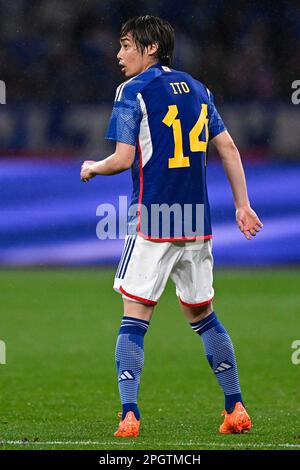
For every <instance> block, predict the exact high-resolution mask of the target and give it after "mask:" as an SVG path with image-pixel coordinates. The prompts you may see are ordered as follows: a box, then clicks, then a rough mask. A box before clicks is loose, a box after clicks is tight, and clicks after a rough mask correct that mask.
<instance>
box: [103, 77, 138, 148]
mask: <svg viewBox="0 0 300 470" xmlns="http://www.w3.org/2000/svg"><path fill="white" fill-rule="evenodd" d="M141 119H142V111H141V108H140V104H139V100H138V97H137V94H136V93H134V92H133V91H131V90H130V89H127V87H126V86H125V87H124V88H123V89H122V85H121V89H120V87H119V88H118V89H117V92H116V98H115V102H114V106H113V110H112V114H111V118H110V123H109V126H108V129H107V132H106V136H105V137H106V139H111V140H115V141H116V142H124V143H125V144H130V145H136V143H137V139H138V135H139V130H140V123H141Z"/></svg>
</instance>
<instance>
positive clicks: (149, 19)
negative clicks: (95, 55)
mask: <svg viewBox="0 0 300 470" xmlns="http://www.w3.org/2000/svg"><path fill="white" fill-rule="evenodd" d="M129 33H130V34H131V36H132V39H133V40H134V42H135V44H136V45H137V47H138V49H139V50H140V52H141V53H143V52H144V50H145V48H146V47H148V46H151V45H152V44H155V43H157V44H158V51H157V53H156V57H157V59H158V61H159V62H161V63H162V64H163V65H166V66H168V67H169V66H170V65H171V64H172V60H173V50H174V29H173V28H172V26H171V25H170V23H168V21H165V20H163V19H161V18H159V17H157V16H151V15H145V16H135V17H134V18H130V19H129V20H127V21H126V23H124V24H123V25H122V27H121V33H120V37H121V39H122V38H123V37H124V36H126V34H129Z"/></svg>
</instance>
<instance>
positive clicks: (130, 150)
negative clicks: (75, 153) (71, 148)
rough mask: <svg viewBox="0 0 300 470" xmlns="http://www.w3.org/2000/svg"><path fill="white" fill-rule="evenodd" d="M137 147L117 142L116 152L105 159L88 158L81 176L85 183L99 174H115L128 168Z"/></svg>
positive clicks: (83, 165) (82, 167) (82, 168)
mask: <svg viewBox="0 0 300 470" xmlns="http://www.w3.org/2000/svg"><path fill="white" fill-rule="evenodd" d="M135 151H136V147H135V146H134V145H130V144H125V143H123V142H117V143H116V150H115V152H114V153H113V154H112V155H110V156H109V157H107V158H105V159H104V160H100V161H98V162H97V161H94V160H86V161H85V162H83V164H82V166H81V172H80V178H81V181H83V182H84V183H86V182H88V181H89V180H90V179H91V178H93V177H94V176H97V175H115V174H117V173H121V172H122V171H125V170H128V169H129V168H130V167H131V166H132V164H133V162H134V157H135Z"/></svg>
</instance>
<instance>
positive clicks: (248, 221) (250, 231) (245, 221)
mask: <svg viewBox="0 0 300 470" xmlns="http://www.w3.org/2000/svg"><path fill="white" fill-rule="evenodd" d="M235 214H236V223H237V224H238V227H239V229H240V231H241V232H242V233H243V234H244V235H245V237H246V238H247V240H251V239H252V237H255V235H256V234H257V233H258V232H259V231H260V229H261V228H262V227H263V224H262V223H261V221H260V220H259V218H258V216H257V214H256V213H255V212H254V210H253V209H251V207H250V206H243V207H239V208H238V209H237V210H236V213H235Z"/></svg>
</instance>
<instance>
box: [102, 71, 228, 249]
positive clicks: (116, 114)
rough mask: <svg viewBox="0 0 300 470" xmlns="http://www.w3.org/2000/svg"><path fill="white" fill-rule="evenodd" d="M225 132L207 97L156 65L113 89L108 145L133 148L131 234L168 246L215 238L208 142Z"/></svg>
mask: <svg viewBox="0 0 300 470" xmlns="http://www.w3.org/2000/svg"><path fill="white" fill-rule="evenodd" d="M224 130H225V126H224V123H223V121H222V119H221V117H220V115H219V114H218V111H217V110H216V108H215V105H214V102H213V96H212V94H211V93H210V91H209V90H208V89H207V88H206V87H205V86H204V85H203V84H202V83H201V82H199V81H197V80H195V79H194V78H193V77H191V76H190V75H189V74H187V73H184V72H181V71H177V70H173V69H170V68H168V67H165V66H163V65H161V64H155V65H153V66H151V67H150V68H148V69H147V70H146V71H144V72H142V73H141V74H139V75H137V76H136V77H133V78H131V79H130V80H128V81H127V82H125V83H123V84H121V85H120V86H119V87H118V88H117V92H116V97H115V102H114V107H113V111H112V116H111V120H110V124H109V128H108V131H107V135H106V138H108V139H112V140H115V141H117V142H124V143H127V144H131V145H134V146H136V155H135V160H134V163H133V165H132V179H133V193H132V200H131V208H132V207H133V208H134V210H130V211H129V219H128V222H129V231H130V232H131V233H132V231H137V232H138V233H139V234H140V235H141V236H143V237H145V238H147V239H152V240H157V241H172V240H185V239H189V240H190V239H196V238H210V237H211V236H212V231H211V220H210V209H209V202H208V196H207V187H206V151H207V144H208V141H209V140H210V139H212V138H214V137H215V136H216V135H218V134H219V133H220V132H223V131H224Z"/></svg>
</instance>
